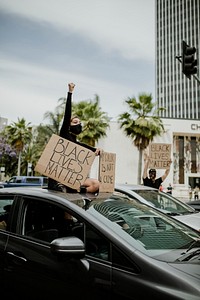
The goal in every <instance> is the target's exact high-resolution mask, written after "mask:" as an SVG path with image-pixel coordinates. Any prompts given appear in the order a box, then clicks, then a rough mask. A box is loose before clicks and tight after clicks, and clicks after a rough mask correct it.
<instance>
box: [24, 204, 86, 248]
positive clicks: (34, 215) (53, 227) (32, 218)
mask: <svg viewBox="0 0 200 300" xmlns="http://www.w3.org/2000/svg"><path fill="white" fill-rule="evenodd" d="M75 227H79V231H80V228H81V222H79V221H78V220H77V219H76V218H74V217H73V216H72V215H71V214H70V213H69V212H67V211H66V210H65V209H63V208H61V207H59V206H57V205H54V204H51V203H49V202H45V201H36V200H31V201H30V200H29V201H27V202H26V205H25V206H24V220H23V224H22V234H23V235H26V236H29V237H30V238H34V239H39V240H41V241H44V242H48V243H50V242H52V241H53V240H54V239H56V238H59V237H64V236H70V235H74V234H75V233H74V232H73V229H74V228H75ZM74 231H75V230H74ZM77 232H78V230H77Z"/></svg>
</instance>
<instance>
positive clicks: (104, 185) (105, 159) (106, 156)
mask: <svg viewBox="0 0 200 300" xmlns="http://www.w3.org/2000/svg"><path fill="white" fill-rule="evenodd" d="M115 163H116V154H115V153H110V152H105V151H102V153H101V154H100V158H99V181H100V189H99V190H100V192H113V191H114V186H115Z"/></svg>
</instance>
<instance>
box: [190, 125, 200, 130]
mask: <svg viewBox="0 0 200 300" xmlns="http://www.w3.org/2000/svg"><path fill="white" fill-rule="evenodd" d="M191 129H192V130H199V131H200V124H191Z"/></svg>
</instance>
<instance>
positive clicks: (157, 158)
mask: <svg viewBox="0 0 200 300" xmlns="http://www.w3.org/2000/svg"><path fill="white" fill-rule="evenodd" d="M149 158H150V162H149V168H154V169H166V168H167V167H168V166H170V164H171V144H162V143H151V144H149Z"/></svg>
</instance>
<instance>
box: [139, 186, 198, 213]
mask: <svg viewBox="0 0 200 300" xmlns="http://www.w3.org/2000/svg"><path fill="white" fill-rule="evenodd" d="M134 192H136V193H137V194H138V195H140V196H141V197H143V198H144V199H145V200H147V201H148V202H150V203H151V204H152V205H153V206H154V207H156V208H159V209H162V210H165V211H168V212H169V214H171V215H187V214H190V213H194V209H193V208H190V207H188V205H185V204H184V203H183V202H181V201H180V200H178V199H176V198H174V197H173V196H171V195H168V194H167V193H164V192H158V191H155V190H142V189H141V190H139V189H138V190H134Z"/></svg>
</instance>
